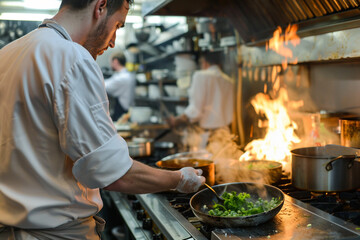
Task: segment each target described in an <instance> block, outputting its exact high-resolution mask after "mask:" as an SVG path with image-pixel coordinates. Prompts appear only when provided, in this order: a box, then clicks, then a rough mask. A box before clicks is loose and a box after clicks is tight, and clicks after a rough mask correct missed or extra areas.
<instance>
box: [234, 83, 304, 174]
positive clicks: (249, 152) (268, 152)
mask: <svg viewBox="0 0 360 240" xmlns="http://www.w3.org/2000/svg"><path fill="white" fill-rule="evenodd" d="M301 102H302V101H300V102H297V103H292V102H290V101H289V97H288V93H287V91H286V90H285V89H284V88H281V89H280V90H279V94H278V97H277V98H276V99H270V97H269V95H267V94H264V93H258V94H257V95H255V97H254V98H253V99H252V101H251V104H252V105H253V107H254V109H255V111H256V113H257V114H265V116H266V117H267V119H268V123H267V126H268V129H267V133H266V136H265V138H264V139H257V140H254V141H252V142H250V143H249V144H248V145H246V147H245V151H246V152H245V153H244V154H243V155H242V156H241V157H240V159H239V160H240V161H244V160H274V161H280V162H282V164H283V167H284V169H287V168H288V167H289V166H287V163H288V161H289V159H290V156H291V152H290V149H291V147H292V145H293V144H294V143H299V142H300V139H299V137H298V136H297V135H296V134H295V129H297V125H296V123H295V122H294V121H292V120H291V119H290V117H289V115H288V111H287V107H286V106H289V105H291V106H301V105H302V104H301ZM258 124H261V125H262V126H264V122H262V121H260V122H259V123H258Z"/></svg>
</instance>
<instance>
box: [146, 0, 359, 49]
mask: <svg viewBox="0 0 360 240" xmlns="http://www.w3.org/2000/svg"><path fill="white" fill-rule="evenodd" d="M359 6H360V0H266V1H264V0H195V1H194V0H156V1H151V2H144V3H143V9H142V14H143V16H148V15H162V16H188V17H221V18H228V19H229V20H230V21H231V23H232V25H233V26H234V27H235V28H236V29H237V31H238V33H239V35H240V37H241V38H242V40H243V43H245V44H246V45H262V44H264V43H265V41H266V40H268V39H269V38H271V37H272V34H273V32H274V31H275V30H276V28H277V27H278V26H280V27H282V28H285V27H286V26H287V25H288V24H298V26H299V29H298V32H297V34H298V35H299V36H300V37H306V36H313V35H318V34H324V33H328V32H334V31H339V30H346V29H351V28H357V27H360V9H359Z"/></svg>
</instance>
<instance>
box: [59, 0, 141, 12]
mask: <svg viewBox="0 0 360 240" xmlns="http://www.w3.org/2000/svg"><path fill="white" fill-rule="evenodd" d="M93 1H95V0H62V1H61V5H60V8H62V7H63V6H70V7H71V8H73V9H76V10H81V9H84V8H86V7H87V6H89V5H90V4H91V3H92V2H93ZM124 1H127V2H128V3H129V5H131V4H133V3H134V0H108V1H107V4H106V7H107V10H108V15H112V14H113V13H114V12H116V11H117V10H119V9H120V8H121V6H122V5H123V3H124Z"/></svg>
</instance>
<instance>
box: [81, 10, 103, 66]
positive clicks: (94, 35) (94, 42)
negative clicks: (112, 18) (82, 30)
mask: <svg viewBox="0 0 360 240" xmlns="http://www.w3.org/2000/svg"><path fill="white" fill-rule="evenodd" d="M107 22H108V18H107V17H106V18H105V19H104V20H103V22H101V23H100V24H99V26H98V27H97V28H96V29H95V30H94V31H93V32H91V33H89V37H88V38H87V40H86V41H85V43H84V45H83V46H84V47H85V48H86V49H87V50H88V51H89V53H90V54H91V56H92V57H93V58H94V59H95V60H96V58H97V56H98V55H99V53H100V52H101V50H102V49H99V46H103V44H104V39H103V37H104V36H107V34H106V24H107Z"/></svg>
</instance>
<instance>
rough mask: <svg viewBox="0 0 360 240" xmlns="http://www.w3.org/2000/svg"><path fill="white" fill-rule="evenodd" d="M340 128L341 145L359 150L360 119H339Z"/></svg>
mask: <svg viewBox="0 0 360 240" xmlns="http://www.w3.org/2000/svg"><path fill="white" fill-rule="evenodd" d="M340 128H341V133H340V143H341V145H342V146H345V147H355V148H360V117H350V118H341V119H340Z"/></svg>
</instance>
